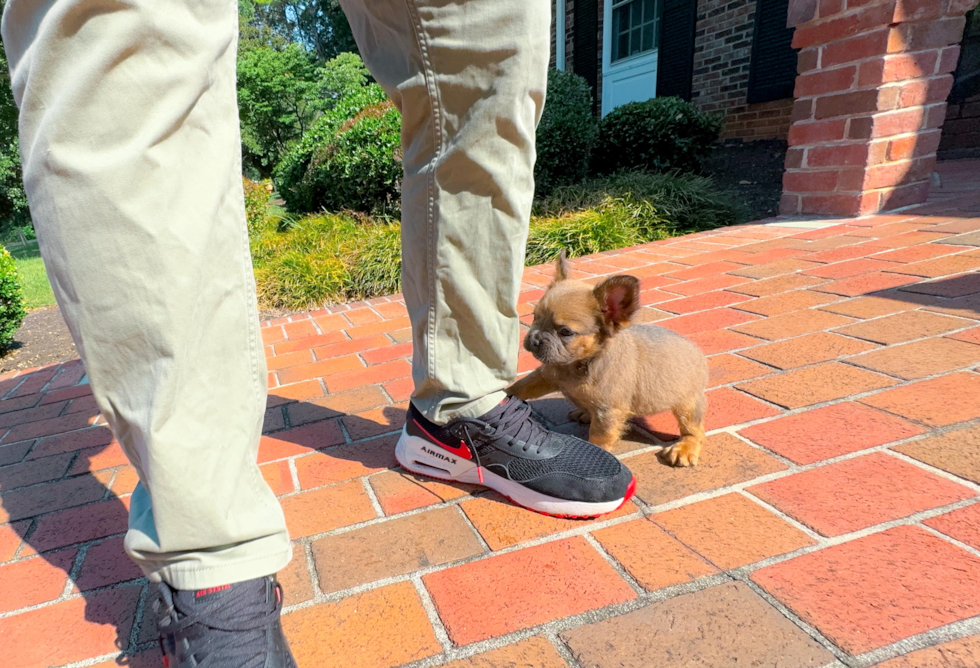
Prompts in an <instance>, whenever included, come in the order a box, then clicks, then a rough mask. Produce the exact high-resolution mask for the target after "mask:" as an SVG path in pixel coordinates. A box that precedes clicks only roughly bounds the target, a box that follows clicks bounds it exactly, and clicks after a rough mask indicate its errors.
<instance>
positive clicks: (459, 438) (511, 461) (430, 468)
mask: <svg viewBox="0 0 980 668" xmlns="http://www.w3.org/2000/svg"><path fill="white" fill-rule="evenodd" d="M395 456H396V458H397V459H398V463H399V464H401V465H402V466H403V467H404V468H405V469H407V470H409V471H411V472H412V473H417V474H419V475H424V476H429V477H431V478H438V479H440V480H453V481H457V482H466V483H475V484H478V485H485V486H486V487H490V488H491V489H494V490H496V491H497V492H499V493H500V494H502V495H504V496H506V497H507V498H508V499H510V500H511V501H513V502H514V503H516V504H518V505H520V506H524V507H525V508H529V509H531V510H535V511H537V512H539V513H545V514H547V515H556V516H558V517H596V516H598V515H605V514H606V513H611V512H613V511H614V510H616V509H618V508H620V507H621V506H622V505H623V504H625V503H626V502H627V501H628V500H629V498H630V497H631V496H633V491H634V490H635V488H636V479H635V478H634V477H633V474H632V473H630V470H629V469H628V468H626V467H625V466H623V465H622V464H621V463H620V461H619V460H618V459H616V458H615V457H614V456H613V455H611V454H609V453H608V452H606V451H605V450H603V449H601V448H599V447H597V446H595V445H592V444H591V443H588V442H587V441H583V440H582V439H580V438H575V437H574V436H569V435H567V434H562V433H559V432H555V431H551V430H549V429H546V428H545V427H544V426H543V425H542V424H541V423H540V422H539V421H538V420H537V418H536V417H535V416H534V413H533V411H532V410H531V407H530V406H529V405H528V404H526V403H525V402H523V401H521V400H520V399H517V398H516V397H510V398H508V399H506V400H505V401H504V402H502V403H501V404H500V405H498V406H497V407H496V408H494V409H493V410H492V411H490V412H489V413H487V414H486V415H483V416H481V417H479V418H456V419H455V420H452V421H451V422H449V423H448V424H446V425H441V426H440V425H436V424H434V423H432V422H430V421H429V420H427V419H426V418H425V417H424V416H423V415H422V414H421V413H420V412H419V411H418V410H416V408H415V406H414V405H411V406H410V407H409V410H408V418H407V420H406V421H405V428H404V430H403V431H402V435H401V438H399V439H398V445H397V447H396V448H395Z"/></svg>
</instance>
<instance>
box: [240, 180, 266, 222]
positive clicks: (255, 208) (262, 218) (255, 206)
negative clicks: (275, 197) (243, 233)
mask: <svg viewBox="0 0 980 668" xmlns="http://www.w3.org/2000/svg"><path fill="white" fill-rule="evenodd" d="M242 187H243V189H244V190H245V220H246V222H247V223H248V229H249V232H252V231H257V230H260V229H262V228H263V227H265V224H266V220H267V218H268V215H269V214H268V211H269V201H270V200H271V199H272V182H271V181H253V180H251V179H247V178H244V177H242Z"/></svg>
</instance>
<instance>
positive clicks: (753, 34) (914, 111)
mask: <svg viewBox="0 0 980 668" xmlns="http://www.w3.org/2000/svg"><path fill="white" fill-rule="evenodd" d="M976 4H977V0H555V5H554V6H555V16H556V17H558V20H556V21H555V24H554V26H553V33H554V40H553V49H552V53H553V58H554V65H555V66H556V67H558V68H559V69H567V70H571V71H573V72H575V73H577V74H580V75H581V76H583V77H584V78H585V79H586V80H587V81H588V82H589V84H590V85H591V86H592V87H593V90H594V91H595V98H596V107H597V109H596V111H597V112H598V113H600V114H606V113H608V112H609V111H610V110H611V109H613V108H615V107H617V106H619V105H621V104H624V103H626V102H630V101H633V100H643V99H649V98H651V97H654V96H656V95H678V96H680V97H683V98H685V99H688V100H690V101H691V102H692V103H694V104H695V105H697V106H698V107H700V108H702V109H704V110H706V111H720V112H723V113H724V114H725V120H726V127H725V131H724V135H723V138H726V139H742V140H754V139H782V138H785V139H787V140H788V142H789V147H790V148H789V150H788V152H787V156H786V173H785V176H784V182H783V190H784V193H783V199H782V204H781V210H782V211H783V212H784V213H804V214H832V215H837V214H839V215H855V214H867V213H873V212H877V211H882V210H887V209H894V208H898V207H901V206H905V205H907V204H911V203H914V202H919V201H923V200H924V199H925V196H926V194H927V193H928V189H929V184H930V180H931V176H932V172H933V167H934V165H935V160H936V154H937V150H939V149H940V148H942V149H943V150H946V151H948V152H949V154H950V155H951V156H953V157H956V156H960V155H971V154H973V153H972V152H974V151H977V150H978V149H980V18H978V17H977V14H978V12H976V11H973V12H971V13H970V14H969V16H968V12H970V10H972V9H973V8H974V7H975V6H976ZM561 19H564V20H561ZM961 42H962V49H961ZM954 72H955V77H954ZM947 119H948V120H947ZM944 124H945V127H946V132H945V134H944V133H943V131H942V129H943V127H944Z"/></svg>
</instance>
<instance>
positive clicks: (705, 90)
mask: <svg viewBox="0 0 980 668" xmlns="http://www.w3.org/2000/svg"><path fill="white" fill-rule="evenodd" d="M755 4H756V3H755V2H754V0H700V1H699V2H698V25H697V31H696V34H695V42H694V77H693V80H692V86H691V88H692V94H691V101H692V102H693V103H694V104H696V105H697V106H698V107H699V108H700V109H702V110H704V111H720V112H723V113H724V114H725V129H724V131H723V133H722V138H723V139H744V140H746V141H749V140H753V139H785V138H786V133H787V131H788V130H789V126H790V116H791V115H792V111H793V100H792V99H791V98H787V99H785V100H775V101H772V102H762V103H759V104H748V103H747V102H746V94H747V93H748V88H749V67H750V66H751V62H752V33H753V30H754V25H755Z"/></svg>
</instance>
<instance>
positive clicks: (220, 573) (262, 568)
mask: <svg viewBox="0 0 980 668" xmlns="http://www.w3.org/2000/svg"><path fill="white" fill-rule="evenodd" d="M292 556H293V547H292V545H289V546H287V548H286V549H285V550H279V551H277V552H274V553H272V554H266V555H261V556H256V557H245V558H242V559H236V560H233V561H229V562H227V563H220V564H207V565H205V564H202V563H198V564H195V565H193V566H189V565H187V564H173V563H171V564H168V565H162V564H161V565H160V566H159V567H154V565H153V564H152V563H142V564H140V567H141V568H142V569H143V572H144V573H145V574H146V577H147V578H148V579H149V580H150V582H160V581H163V582H166V583H167V584H168V585H170V586H171V587H173V588H174V589H185V590H196V589H207V588H208V587H218V586H220V585H225V584H234V583H236V582H244V581H245V580H254V579H256V578H261V577H265V576H266V575H273V574H275V573H277V572H279V571H280V570H282V569H283V568H285V567H286V565H287V564H289V561H290V559H291V558H292Z"/></svg>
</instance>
